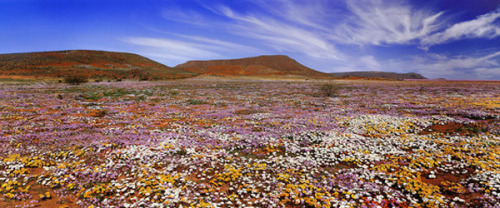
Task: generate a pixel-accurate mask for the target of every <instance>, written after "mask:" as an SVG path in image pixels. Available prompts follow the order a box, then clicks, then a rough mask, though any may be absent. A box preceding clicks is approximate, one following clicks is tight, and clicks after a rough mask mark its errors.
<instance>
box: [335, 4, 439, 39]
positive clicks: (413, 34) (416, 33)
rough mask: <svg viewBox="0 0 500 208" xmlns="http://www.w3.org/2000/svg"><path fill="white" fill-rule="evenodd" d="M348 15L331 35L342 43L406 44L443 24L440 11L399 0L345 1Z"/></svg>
mask: <svg viewBox="0 0 500 208" xmlns="http://www.w3.org/2000/svg"><path fill="white" fill-rule="evenodd" d="M346 2H347V5H348V9H349V10H350V12H351V13H352V15H351V16H350V17H349V18H347V19H346V20H345V21H343V23H342V24H341V25H340V26H339V27H338V28H336V29H335V34H334V35H332V39H333V40H335V41H338V42H340V43H344V44H356V45H366V44H370V45H382V44H409V43H412V41H415V40H417V39H419V38H422V37H425V36H427V35H429V34H431V33H433V32H435V31H437V30H439V29H441V28H442V27H443V24H442V23H443V22H442V21H439V20H440V17H442V15H443V12H438V13H433V12H431V11H427V10H425V9H417V8H413V7H412V6H411V5H409V4H407V3H405V2H401V1H383V0H353V1H346Z"/></svg>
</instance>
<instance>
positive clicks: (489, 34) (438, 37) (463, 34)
mask: <svg viewBox="0 0 500 208" xmlns="http://www.w3.org/2000/svg"><path fill="white" fill-rule="evenodd" d="M499 19H500V9H497V10H495V11H493V12H490V13H488V14H484V15H481V16H479V17H478V18H476V19H473V20H470V21H465V22H460V23H457V24H454V25H453V26H451V27H449V28H447V29H446V30H444V31H443V32H438V33H435V34H432V35H430V36H428V37H424V38H423V39H422V41H421V45H422V46H423V47H424V48H428V47H429V46H432V45H437V44H441V43H446V42H449V41H453V40H460V39H471V38H489V39H492V38H495V37H498V36H500V26H499V24H498V23H495V21H498V20H499Z"/></svg>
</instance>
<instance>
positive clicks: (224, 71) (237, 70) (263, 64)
mask: <svg viewBox="0 0 500 208" xmlns="http://www.w3.org/2000/svg"><path fill="white" fill-rule="evenodd" d="M174 68H179V69H183V70H186V71H191V72H195V73H200V74H206V75H216V76H297V77H304V78H306V77H314V78H321V77H330V76H331V75H329V74H327V73H323V72H319V71H316V70H314V69H311V68H308V67H306V66H304V65H302V64H300V63H299V62H297V61H296V60H294V59H292V58H290V57H288V56H285V55H262V56H255V57H247V58H239V59H219V60H206V61H201V60H193V61H187V62H185V63H183V64H179V65H177V66H175V67H174Z"/></svg>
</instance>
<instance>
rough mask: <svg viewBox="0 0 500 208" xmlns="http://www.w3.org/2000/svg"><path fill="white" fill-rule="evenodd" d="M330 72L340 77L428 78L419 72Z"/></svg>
mask: <svg viewBox="0 0 500 208" xmlns="http://www.w3.org/2000/svg"><path fill="white" fill-rule="evenodd" d="M330 74H331V75H333V76H335V77H338V78H349V77H359V78H380V79H392V80H404V79H427V78H426V77H424V76H422V75H420V74H417V73H395V72H380V71H356V72H337V73H330Z"/></svg>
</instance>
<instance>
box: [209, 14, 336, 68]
mask: <svg viewBox="0 0 500 208" xmlns="http://www.w3.org/2000/svg"><path fill="white" fill-rule="evenodd" d="M219 12H220V14H222V15H224V16H226V17H227V18H230V19H232V20H233V21H234V23H233V24H232V25H231V24H230V25H228V28H229V30H230V31H232V32H233V33H237V34H239V35H241V36H246V37H248V38H252V39H256V40H260V41H263V42H265V43H267V45H268V46H269V47H272V48H274V49H276V50H280V51H294V52H296V51H298V52H302V53H305V54H307V55H309V56H310V57H315V58H329V59H341V58H342V54H341V53H340V52H339V51H337V50H336V49H335V47H334V46H333V44H331V43H330V42H329V41H328V39H327V38H326V37H324V35H323V34H321V33H315V32H313V31H311V30H308V29H307V28H302V27H300V26H296V25H294V24H290V23H286V22H283V21H280V20H277V19H275V18H272V17H270V16H265V15H242V14H239V13H237V12H235V11H233V10H232V9H230V8H228V7H224V6H223V7H220V8H219Z"/></svg>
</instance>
